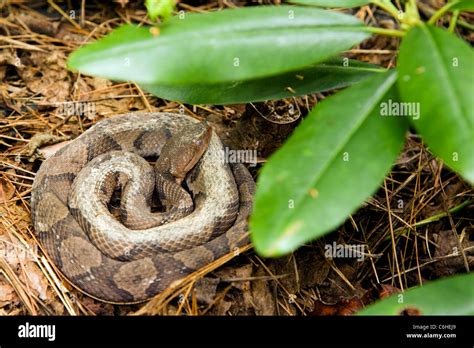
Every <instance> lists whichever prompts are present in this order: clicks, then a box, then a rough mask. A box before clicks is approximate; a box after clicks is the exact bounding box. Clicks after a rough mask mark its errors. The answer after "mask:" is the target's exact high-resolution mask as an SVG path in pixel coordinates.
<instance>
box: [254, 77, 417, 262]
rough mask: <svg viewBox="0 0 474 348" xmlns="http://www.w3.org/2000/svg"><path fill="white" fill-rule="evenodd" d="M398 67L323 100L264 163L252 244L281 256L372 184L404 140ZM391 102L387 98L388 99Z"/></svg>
mask: <svg viewBox="0 0 474 348" xmlns="http://www.w3.org/2000/svg"><path fill="white" fill-rule="evenodd" d="M395 81H396V73H395V72H393V71H392V72H387V73H383V74H378V75H376V76H374V77H370V78H368V79H366V80H364V81H362V82H360V83H358V84H357V85H354V86H352V87H349V88H347V89H346V90H344V91H342V92H339V93H337V94H335V95H333V96H331V97H329V98H326V99H325V100H323V101H322V102H321V103H320V104H318V105H317V106H316V107H315V109H314V110H313V111H312V112H311V113H310V114H309V115H308V116H307V117H306V118H305V119H304V121H303V122H302V123H301V124H300V125H299V126H298V127H297V129H296V130H295V131H294V133H293V134H292V135H291V136H290V138H289V139H288V140H287V142H286V143H285V144H284V145H283V146H282V147H281V148H280V149H279V150H278V151H277V152H276V153H275V154H274V155H272V156H271V158H270V159H269V161H268V162H267V163H266V164H265V165H264V166H263V168H262V171H261V173H260V175H259V178H258V181H257V193H256V197H255V207H254V212H253V214H252V217H251V220H250V231H251V237H252V241H253V244H254V247H255V249H256V250H257V252H259V253H260V254H261V255H263V256H279V255H282V254H284V253H288V252H290V251H292V250H294V249H295V248H297V247H298V246H300V245H302V244H303V243H305V242H307V241H310V240H312V239H315V238H317V237H320V236H322V235H324V234H326V233H328V232H330V231H331V230H333V229H334V228H336V227H337V226H339V225H340V224H341V223H343V222H344V220H345V219H346V218H347V216H348V215H349V214H351V213H352V212H354V211H355V210H356V209H357V208H358V207H359V206H360V204H361V203H362V202H363V201H364V200H365V199H367V198H368V197H369V196H370V195H371V194H372V193H373V192H375V191H376V190H377V188H378V187H379V185H380V183H381V182H382V181H383V178H384V176H385V175H386V174H387V172H388V171H389V170H390V167H391V166H392V163H393V161H394V160H395V159H396V157H397V155H398V153H399V151H400V150H401V147H402V145H403V142H404V139H405V137H404V136H405V132H406V129H407V124H408V122H407V121H406V119H405V118H403V117H390V116H386V117H384V116H381V112H382V109H383V108H384V107H385V106H386V104H387V103H393V102H396V101H397V99H398V96H397V94H396V88H394V85H395ZM389 100H390V101H389Z"/></svg>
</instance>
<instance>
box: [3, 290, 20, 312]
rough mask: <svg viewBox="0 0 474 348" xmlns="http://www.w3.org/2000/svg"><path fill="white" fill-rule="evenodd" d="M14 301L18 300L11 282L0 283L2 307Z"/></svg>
mask: <svg viewBox="0 0 474 348" xmlns="http://www.w3.org/2000/svg"><path fill="white" fill-rule="evenodd" d="M12 302H18V296H16V293H15V290H14V289H13V287H12V286H11V285H10V284H0V308H2V307H5V306H6V305H9V304H11V303H12Z"/></svg>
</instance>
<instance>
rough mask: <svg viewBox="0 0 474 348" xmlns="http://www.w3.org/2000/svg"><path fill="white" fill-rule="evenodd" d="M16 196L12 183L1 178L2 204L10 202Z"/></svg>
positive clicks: (0, 196) (0, 194)
mask: <svg viewBox="0 0 474 348" xmlns="http://www.w3.org/2000/svg"><path fill="white" fill-rule="evenodd" d="M14 195H15V186H13V184H12V183H11V182H10V181H7V180H5V179H3V178H0V203H5V202H8V201H9V200H10V199H11V198H12V197H13V196H14Z"/></svg>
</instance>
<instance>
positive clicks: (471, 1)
mask: <svg viewBox="0 0 474 348" xmlns="http://www.w3.org/2000/svg"><path fill="white" fill-rule="evenodd" d="M450 10H451V11H454V10H460V11H474V0H461V1H460V2H459V3H458V4H456V5H454V6H453V7H451V9H450Z"/></svg>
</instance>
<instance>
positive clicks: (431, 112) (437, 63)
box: [398, 25, 474, 183]
mask: <svg viewBox="0 0 474 348" xmlns="http://www.w3.org/2000/svg"><path fill="white" fill-rule="evenodd" d="M398 67H399V68H398V69H399V74H400V78H399V81H398V86H399V90H400V96H401V98H402V100H403V101H404V102H407V103H419V104H418V105H419V108H420V117H419V118H418V119H416V118H411V122H412V125H413V126H414V127H415V128H416V129H417V131H418V132H419V133H420V134H421V135H422V137H423V139H424V140H425V141H426V142H427V143H428V146H429V148H430V150H431V151H432V152H433V153H434V154H436V155H438V156H439V157H441V158H442V159H443V160H444V161H445V162H446V164H447V165H448V166H449V167H451V168H452V169H454V170H455V171H457V172H459V173H460V174H461V175H462V176H463V177H464V178H465V179H466V180H468V181H469V182H470V183H474V154H473V149H474V98H473V95H472V86H473V81H474V51H473V50H472V48H471V47H469V45H468V44H467V43H465V42H464V41H462V40H461V39H459V38H457V37H456V36H455V35H453V34H451V33H449V32H447V31H445V30H442V29H439V28H436V27H432V26H425V25H422V26H418V27H415V28H413V29H412V30H410V31H409V32H408V34H407V35H406V37H405V39H404V40H403V42H402V45H401V47H400V54H399V58H398ZM412 105H416V104H412Z"/></svg>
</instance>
